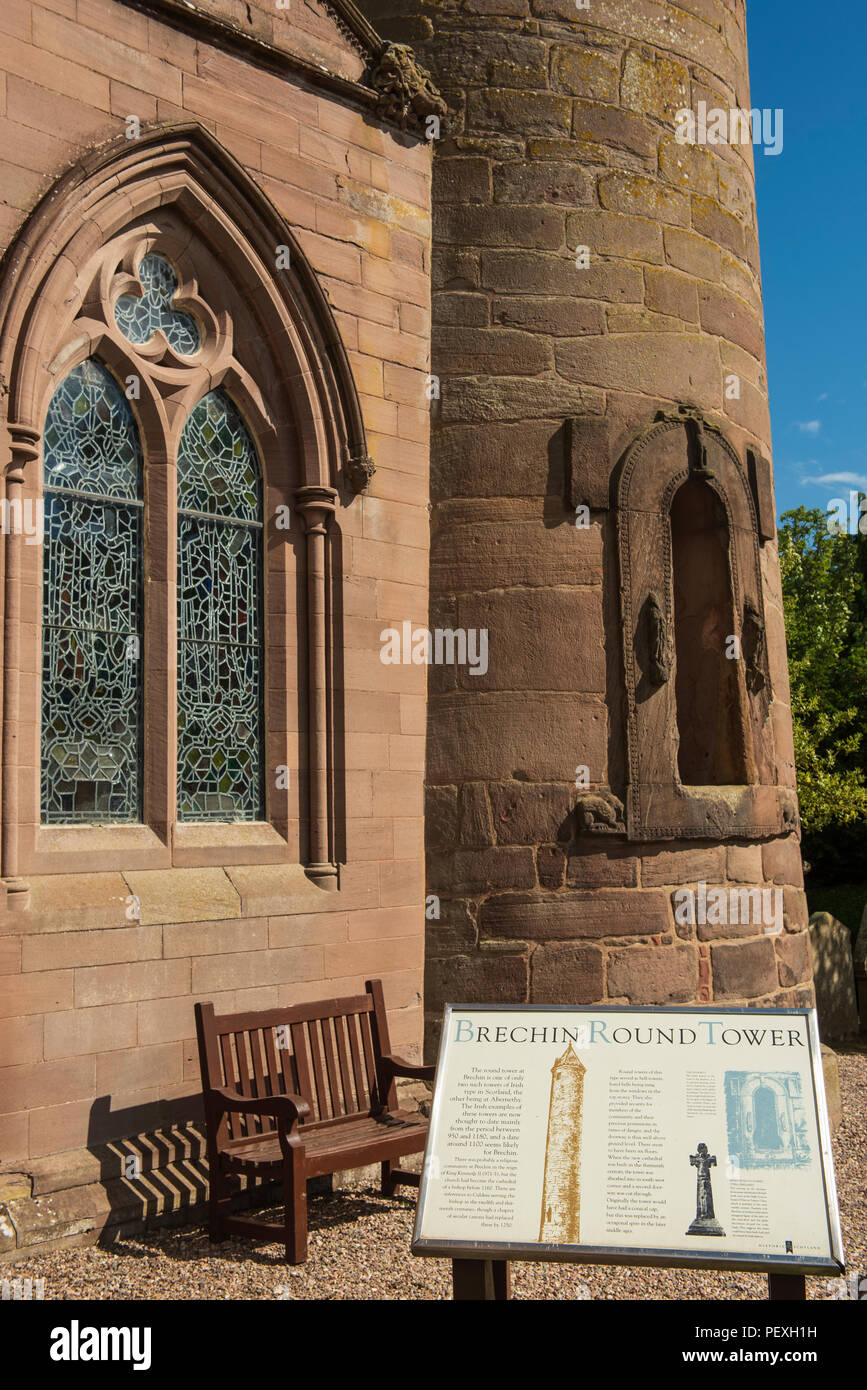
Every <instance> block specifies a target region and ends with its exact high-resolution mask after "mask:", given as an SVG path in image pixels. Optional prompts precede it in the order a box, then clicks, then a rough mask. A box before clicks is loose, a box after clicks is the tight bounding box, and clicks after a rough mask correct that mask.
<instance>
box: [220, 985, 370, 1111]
mask: <svg viewBox="0 0 867 1390" xmlns="http://www.w3.org/2000/svg"><path fill="white" fill-rule="evenodd" d="M196 1017H197V1031H198V1035H199V1055H200V1059H201V1063H202V1080H203V1084H204V1085H205V1088H206V1090H207V1088H208V1086H214V1087H227V1088H228V1089H229V1090H233V1091H237V1092H239V1093H240V1094H241V1095H243V1096H246V1097H251V1098H263V1097H265V1096H273V1095H281V1094H286V1093H293V1094H297V1095H302V1096H304V1097H305V1099H306V1100H307V1101H308V1102H309V1104H310V1107H311V1114H310V1116H309V1118H308V1121H307V1123H312V1122H316V1121H319V1122H324V1121H337V1120H340V1119H341V1118H343V1117H344V1116H351V1115H364V1114H368V1113H369V1112H370V1110H371V1107H372V1106H373V1105H375V1104H376V1105H378V1104H380V1099H379V1097H378V1094H377V1083H376V1059H377V1056H378V1055H381V1054H382V1052H383V1051H385V1050H387V1045H388V1024H387V1021H386V1017H385V1005H384V1001H383V998H382V987H381V985H380V984H379V981H369V982H368V987H367V993H366V994H363V995H354V996H350V997H348V998H344V999H330V1000H324V1001H323V1000H320V1001H318V1002H316V1003H309V1004H300V1005H293V1006H291V1007H287V1008H283V1009H265V1010H260V1011H258V1012H256V1013H244V1014H215V1013H214V1011H213V1007H212V1006H211V1005H209V1004H199V1005H196ZM275 1128H276V1123H275V1121H274V1120H273V1119H271V1117H270V1116H261V1117H256V1116H254V1115H238V1114H235V1113H232V1112H229V1113H228V1116H226V1117H224V1119H223V1122H222V1125H221V1139H224V1138H231V1139H242V1138H252V1137H254V1136H256V1135H259V1134H263V1133H270V1132H272V1131H273V1130H274V1129H275Z"/></svg>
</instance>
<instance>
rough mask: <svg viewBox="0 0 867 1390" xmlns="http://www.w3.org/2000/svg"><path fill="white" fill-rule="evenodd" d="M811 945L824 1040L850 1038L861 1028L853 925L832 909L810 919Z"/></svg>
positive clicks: (817, 1003) (817, 1006) (821, 1032)
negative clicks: (832, 913) (836, 916)
mask: <svg viewBox="0 0 867 1390" xmlns="http://www.w3.org/2000/svg"><path fill="white" fill-rule="evenodd" d="M810 947H811V950H812V955H813V978H814V983H815V987H816V1010H817V1012H818V1015H819V1032H820V1034H821V1036H822V1037H823V1038H824V1039H826V1040H827V1039H829V1038H849V1037H853V1036H854V1035H855V1034H857V1032H858V1030H859V1020H858V1006H857V1003H856V999H855V972H854V969H853V965H852V937H851V935H850V932H849V928H848V927H846V926H844V924H843V923H842V922H838V921H837V919H836V918H835V917H832V916H831V914H830V912H814V913H813V915H812V917H811V918H810Z"/></svg>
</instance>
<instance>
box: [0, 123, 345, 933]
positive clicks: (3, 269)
mask: <svg viewBox="0 0 867 1390" xmlns="http://www.w3.org/2000/svg"><path fill="white" fill-rule="evenodd" d="M280 248H284V250H283V252H282V253H280ZM149 249H153V250H156V251H157V252H158V253H159V254H164V255H165V256H166V258H167V259H169V260H170V261H171V263H172V265H173V267H174V268H175V270H176V272H177V274H178V279H179V282H180V283H179V289H178V292H177V294H176V296H175V297H174V299H173V304H174V305H175V306H176V307H177V308H179V309H181V310H184V311H189V312H192V313H193V315H194V317H196V318H197V319H198V320H200V323H201V326H202V330H203V342H202V344H201V346H200V349H199V350H198V351H197V352H196V353H193V354H191V355H190V356H189V357H181V356H179V355H178V353H177V352H175V351H174V350H173V349H172V348H171V346H170V344H169V342H168V340H167V339H165V336H164V335H163V334H161V333H160V332H157V333H156V334H155V335H153V338H152V339H151V340H149V342H148V344H144V345H141V347H140V350H139V348H138V347H137V345H135V344H132V343H131V342H130V341H129V340H128V339H126V338H125V337H124V335H123V333H122V331H121V330H120V328H119V327H118V326H117V325H116V323H115V321H114V315H113V306H114V304H115V303H116V300H117V298H118V297H119V295H120V294H122V293H125V292H126V293H129V292H133V293H134V292H135V291H136V287H137V286H138V285H139V282H138V278H137V268H138V265H139V263H140V260H141V258H142V255H143V254H144V253H145V252H146V251H147V250H149ZM287 252H288V257H287V263H286V265H285V266H282V267H281V268H278V266H277V256H278V254H283V255H286V253H287ZM227 278H228V280H229V281H230V282H231V285H232V290H233V294H232V295H231V296H229V298H230V300H231V304H232V312H231V314H228V313H227V312H226V311H225V308H224V307H222V306H224V305H225V302H226V298H227V296H226V294H225V282H226V279H227ZM221 287H222V288H221ZM88 356H96V357H98V358H99V359H100V360H102V361H103V362H104V363H105V364H106V366H107V367H109V369H110V370H112V372H113V374H114V375H115V376H117V377H119V378H120V379H121V380H123V377H124V376H125V375H126V373H125V372H124V371H123V366H124V363H130V362H131V363H132V364H133V367H134V366H135V363H136V361H140V362H141V364H142V399H141V401H139V402H136V401H133V402H131V404H132V405H133V409H134V413H135V415H136V417H137V420H138V422H139V424H140V427H141V431H142V442H143V445H144V446H145V450H146V452H147V451H148V448H149V443H150V444H151V445H152V447H153V448H161V449H162V451H163V453H164V454H166V455H167V454H168V452H169V450H170V449H171V445H172V442H173V443H174V446H175V449H176V445H177V440H178V438H179V435H180V430H181V428H182V427H183V422H184V420H185V419H186V417H187V415H188V413H189V410H190V408H191V407H192V405H194V404H195V403H196V401H197V400H198V399H200V398H201V396H203V395H204V394H206V392H207V391H208V390H210V389H213V388H214V387H216V386H219V385H222V386H224V388H225V389H226V390H227V392H228V394H229V395H231V396H233V397H234V398H235V400H236V401H237V404H238V406H239V408H240V409H241V411H242V414H243V415H244V416H245V419H246V420H247V422H248V423H249V425H250V427H251V430H252V432H253V434H254V436H255V438H256V442H257V444H258V445H259V447H260V457H261V461H262V466H263V469H264V470H265V472H266V476H267V475H270V477H271V478H272V479H275V478H277V477H278V476H279V479H280V482H281V485H282V486H283V487H284V488H286V489H288V493H287V496H288V497H289V498H290V499H293V500H294V504H295V505H294V511H295V513H296V515H297V516H298V517H299V519H300V520H301V522H302V529H303V531H304V536H303V538H302V540H301V550H302V553H304V554H305V556H306V570H307V582H306V588H307V609H308V613H307V623H306V628H307V653H306V663H305V671H304V680H305V685H306V688H305V690H304V705H305V709H306V718H307V721H308V730H307V740H306V743H307V749H306V765H305V766H304V767H303V772H304V782H305V786H306V789H307V792H306V803H307V804H306V807H305V809H304V812H303V813H302V814H303V818H304V820H306V822H307V825H308V835H307V844H306V845H305V846H304V849H303V856H302V857H303V859H304V862H305V863H306V865H307V867H308V872H309V873H310V875H311V876H312V877H313V878H314V879H315V880H316V881H317V882H320V883H321V884H322V886H326V887H331V886H334V884H335V883H336V873H337V870H336V864H335V857H336V856H335V850H334V843H335V827H334V816H333V804H334V792H333V778H334V769H333V761H334V760H333V755H332V752H331V738H332V737H333V734H332V732H331V724H330V723H329V720H328V719H327V718H326V717H325V713H324V711H325V709H326V708H327V707H329V705H330V702H331V700H332V696H331V692H330V689H329V688H328V681H329V680H330V674H329V673H330V671H331V669H332V668H333V661H331V660H329V657H328V649H329V644H330V642H331V641H332V635H331V632H330V630H329V628H328V626H327V623H326V620H325V615H326V613H327V611H328V605H327V604H326V599H325V595H326V590H327V586H328V584H329V565H330V561H329V542H328V529H329V524H330V523H331V521H332V520H333V518H334V515H335V512H336V510H337V505H338V501H339V493H338V486H339V485H340V483H341V482H343V481H347V482H349V483H350V486H351V487H352V488H353V489H354V490H358V488H359V487H360V486H363V485H364V481H365V479H366V478H369V476H370V474H371V473H372V464H371V463H370V461H369V459H368V455H367V444H366V439H365V433H364V426H363V421H362V414H361V408H360V404H359V400H358V395H357V391H356V387H355V383H354V380H353V377H352V372H351V369H350V366H349V360H348V357H347V354H346V351H345V348H344V346H343V343H342V340H341V337H340V333H339V330H338V327H337V324H336V321H335V318H334V315H333V313H332V310H331V307H330V305H329V303H328V300H327V298H326V296H325V293H324V291H323V289H322V287H321V285H320V284H319V281H318V279H317V277H316V274H315V272H314V271H313V269H312V267H311V265H310V263H309V261H308V260H307V257H306V256H305V254H304V252H303V250H302V248H301V246H300V245H299V243H298V242H297V241H296V239H295V237H294V235H293V233H292V231H291V229H290V228H289V227H288V226H287V224H286V223H285V221H284V220H283V218H282V217H281V216H280V214H279V213H278V212H277V210H276V209H275V208H274V206H273V205H272V204H271V202H270V201H269V200H268V198H267V197H266V196H265V195H264V194H263V193H262V191H261V190H260V189H259V188H258V187H257V186H256V185H255V183H254V182H253V181H252V180H251V179H250V178H249V176H248V175H247V174H246V173H245V171H244V170H243V169H242V168H241V166H240V165H239V164H238V163H237V162H236V161H235V160H234V158H233V157H232V156H231V155H229V154H228V153H227V151H225V150H224V149H223V147H222V146H221V145H220V144H219V142H218V141H217V140H216V139H215V138H214V137H213V136H212V135H210V134H209V133H208V132H207V131H205V130H203V129H202V128H201V127H199V126H197V125H184V126H179V127H175V128H173V129H171V130H166V129H165V128H162V129H160V130H156V131H152V132H150V133H147V134H145V135H143V136H142V137H141V138H140V139H138V140H136V141H132V142H130V141H128V140H126V139H125V138H120V139H119V140H116V141H112V142H110V143H108V144H106V145H105V146H103V147H102V148H101V149H100V150H99V151H97V152H96V153H95V154H94V155H93V156H91V157H90V158H88V159H87V160H85V161H83V162H81V163H80V164H78V165H76V166H75V167H73V168H72V169H70V170H69V171H68V172H67V173H66V174H65V175H63V176H62V178H61V179H60V180H59V181H58V183H57V184H56V185H55V187H54V188H53V189H52V190H51V192H50V193H49V194H48V195H47V196H46V197H45V198H44V199H43V200H42V201H41V203H40V204H39V205H38V207H37V208H36V210H35V211H34V212H33V213H32V214H31V216H30V217H29V218H28V220H27V222H26V223H25V225H24V227H23V228H22V230H21V231H20V233H19V234H18V236H17V237H16V239H15V241H14V242H13V244H12V246H11V247H10V249H9V251H8V252H7V254H6V256H5V257H4V259H3V263H2V265H0V374H2V377H0V379H2V380H3V381H4V382H5V383H6V385H7V387H8V394H7V397H6V401H5V406H6V409H7V420H8V431H9V440H10V446H11V459H10V460H9V461H8V462H7V464H6V466H5V469H4V473H5V485H6V498H7V502H8V504H9V505H10V506H14V505H15V502H16V500H20V499H21V498H23V496H24V495H25V493H26V492H29V493H30V494H31V495H33V496H36V495H37V494H38V493H39V491H40V487H41V480H40V461H41V431H42V429H43V426H44V419H45V411H46V409H47V405H48V401H49V400H50V398H51V395H52V394H53V392H54V390H55V389H56V386H57V384H58V382H59V380H60V379H61V377H62V376H63V375H65V374H66V372H68V371H69V370H71V369H72V367H73V366H75V365H77V364H78V363H79V362H81V361H83V360H84V359H85V358H86V357H88ZM157 441H159V443H157ZM165 461H167V462H168V458H166V460H165ZM353 479H354V480H355V482H354V483H353V482H352V480H353ZM169 482H170V479H168V478H167V479H164V480H163V482H162V486H166V484H167V483H169ZM168 491H169V492H170V488H169V489H168ZM162 514H163V516H164V517H165V518H166V521H167V523H169V524H170V521H171V517H172V514H173V513H172V509H171V504H170V503H169V502H168V501H166V506H165V507H164V508H163V513H162ZM5 540H6V544H5V557H4V570H5V617H6V622H5V639H4V650H3V657H4V675H3V772H4V776H3V785H2V813H3V820H2V872H3V875H4V877H5V878H6V881H7V889H8V901H9V905H10V907H15V906H22V905H26V901H27V884H26V880H25V879H24V877H23V875H22V873H21V867H22V865H23V868H24V870H25V871H26V872H52V871H58V870H56V869H52V868H51V860H50V855H49V854H47V852H45V853H44V852H43V851H42V850H40V848H39V845H40V843H41V842H40V838H39V829H38V808H37V810H36V812H35V813H34V807H33V805H32V801H31V803H29V804H28V805H27V806H26V807H24V808H23V810H22V805H21V791H20V789H21V786H22V778H21V777H20V776H19V769H23V768H26V767H31V766H32V765H33V758H34V754H35V756H36V757H37V758H38V723H37V725H36V731H37V732H36V744H35V747H34V746H30V745H32V744H33V737H34V736H33V734H32V730H31V732H30V733H29V734H28V737H29V743H28V745H27V747H26V748H25V747H24V746H19V730H20V725H21V715H22V710H21V690H20V671H21V662H20V647H21V636H22V628H23V627H25V626H32V627H33V629H34V630H35V629H36V627H37V626H38V613H36V612H35V610H34V612H32V613H31V612H30V609H29V608H28V611H27V613H24V612H23V610H22V602H26V603H27V604H30V607H32V603H31V601H30V597H29V596H30V595H31V594H32V593H33V592H35V589H34V582H35V583H36V585H37V587H38V573H37V571H38V564H37V563H36V562H35V560H34V557H33V555H32V554H27V553H26V552H25V550H24V545H23V538H22V537H21V536H17V535H10V536H8V537H6V538H5ZM269 549H270V550H273V547H270V548H269ZM146 648H147V642H146ZM166 689H168V684H167V685H166ZM28 718H29V719H30V720H32V718H33V712H32V711H31V712H30V713H29V715H28ZM169 722H171V721H169ZM281 761H282V759H281ZM28 795H29V793H28ZM167 796H168V794H167ZM25 800H26V796H25ZM170 801H171V798H170V796H168V800H167V804H169V802H170ZM291 814H292V813H291V812H290V811H289V810H287V809H284V810H282V811H281V812H279V813H278V814H277V816H276V820H275V824H276V823H278V822H279V823H281V824H282V823H284V822H286V820H287V816H290V815H291ZM295 814H297V812H296V813H295ZM146 819H147V816H146ZM272 819H274V818H273V817H272ZM149 824H153V825H156V826H157V830H158V838H159V839H160V842H161V843H163V844H166V845H169V842H170V840H171V830H170V827H169V826H168V825H167V824H166V819H165V815H164V816H163V817H162V820H160V817H159V816H155V817H153V818H152V820H151V821H149ZM286 852H287V853H288V850H287V851H286ZM274 853H277V851H276V850H275V851H274ZM280 853H282V851H280ZM273 857H274V856H273V854H272V853H271V852H270V850H269V851H268V852H267V853H266V858H271V859H273ZM105 866H106V867H110V865H109V864H108V863H106V865H105ZM66 867H69V866H68V864H67V865H66Z"/></svg>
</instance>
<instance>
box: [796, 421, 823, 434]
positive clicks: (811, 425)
mask: <svg viewBox="0 0 867 1390" xmlns="http://www.w3.org/2000/svg"><path fill="white" fill-rule="evenodd" d="M795 425H796V426H797V428H798V429H799V430H800V431H801V434H818V433H819V431H820V429H821V428H822V421H821V420H796V421H795Z"/></svg>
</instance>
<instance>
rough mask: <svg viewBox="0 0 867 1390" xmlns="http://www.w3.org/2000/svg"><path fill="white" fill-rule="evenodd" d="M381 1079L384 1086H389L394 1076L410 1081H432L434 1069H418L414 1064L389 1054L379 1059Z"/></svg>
mask: <svg viewBox="0 0 867 1390" xmlns="http://www.w3.org/2000/svg"><path fill="white" fill-rule="evenodd" d="M380 1066H381V1067H382V1074H383V1078H384V1080H385V1082H386V1085H388V1084H390V1083H391V1081H393V1080H394V1078H395V1077H396V1076H405V1077H407V1078H409V1079H410V1080H412V1081H433V1079H434V1072H435V1071H436V1067H420V1066H416V1064H415V1063H414V1062H407V1061H405V1059H404V1058H403V1057H395V1055H394V1053H390V1054H388V1055H387V1056H385V1057H382V1058H381V1059H380Z"/></svg>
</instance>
